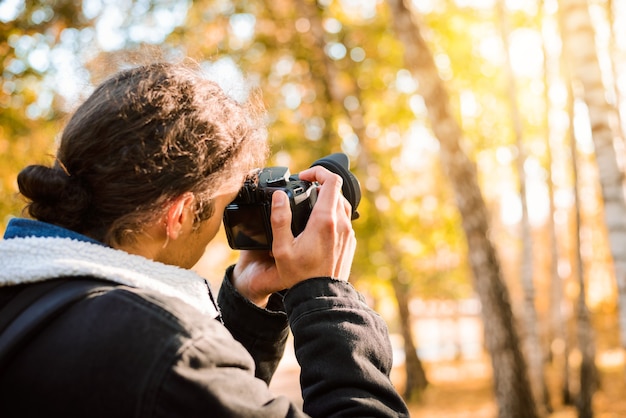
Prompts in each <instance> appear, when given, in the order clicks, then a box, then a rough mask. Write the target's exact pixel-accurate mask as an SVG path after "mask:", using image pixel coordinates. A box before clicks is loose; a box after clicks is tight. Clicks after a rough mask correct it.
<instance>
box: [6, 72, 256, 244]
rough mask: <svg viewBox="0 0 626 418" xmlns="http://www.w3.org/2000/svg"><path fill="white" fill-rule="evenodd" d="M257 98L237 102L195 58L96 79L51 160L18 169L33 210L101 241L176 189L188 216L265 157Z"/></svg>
mask: <svg viewBox="0 0 626 418" xmlns="http://www.w3.org/2000/svg"><path fill="white" fill-rule="evenodd" d="M262 117H263V114H262V112H261V108H260V106H259V105H258V101H254V100H250V101H248V102H246V103H239V102H237V101H236V100H234V99H232V98H230V97H229V96H228V95H226V94H225V93H224V92H223V91H222V89H221V88H220V87H219V86H218V85H217V84H216V83H214V82H212V81H209V80H207V79H205V78H204V77H203V76H202V74H201V72H200V71H199V70H198V69H197V68H196V67H190V66H189V65H187V64H169V63H156V64H150V65H145V66H141V67H137V68H133V69H130V70H126V71H122V72H120V73H118V74H116V75H115V76H113V77H112V78H110V79H108V80H106V81H105V82H103V83H102V84H101V85H100V86H98V87H97V88H96V90H95V91H94V92H93V94H91V96H90V97H89V98H88V99H87V100H86V101H85V102H84V103H83V104H82V105H81V106H80V107H79V108H78V109H77V110H76V112H75V113H74V114H73V116H72V117H71V118H70V120H69V122H68V124H67V125H66V127H65V129H64V131H63V134H62V136H61V141H60V145H59V148H58V151H57V157H56V162H55V164H54V165H53V166H51V167H49V166H43V165H31V166H28V167H26V168H25V169H23V170H22V171H21V172H20V174H19V175H18V186H19V189H20V192H21V193H22V195H23V196H25V197H26V198H27V199H29V200H30V203H29V204H28V205H27V207H26V210H27V211H28V213H29V214H30V216H32V217H33V218H35V219H38V220H41V221H45V222H49V223H52V224H55V225H59V226H62V227H65V228H68V229H71V230H74V231H76V232H79V233H82V234H84V235H87V236H90V237H92V238H95V239H97V240H99V241H102V242H105V243H108V244H110V245H114V244H123V243H129V242H132V241H133V237H135V236H136V234H137V233H138V232H140V231H141V230H142V227H143V225H145V223H146V222H150V221H152V220H154V219H156V218H157V217H159V216H161V215H162V214H163V211H164V208H165V205H166V204H167V203H168V202H170V201H171V200H173V199H175V198H176V197H178V196H180V195H181V194H183V193H185V192H192V193H193V194H194V196H195V198H196V202H197V203H196V223H197V222H200V221H201V220H204V219H207V218H209V217H210V216H211V215H212V212H213V203H212V199H213V198H215V197H216V196H217V195H218V194H220V193H223V192H224V191H225V190H229V191H232V190H235V188H237V187H240V186H241V183H242V181H243V178H244V176H245V175H246V174H247V173H248V172H249V171H250V170H251V169H252V168H254V167H258V166H260V165H261V164H262V163H263V162H264V160H265V158H266V156H267V140H266V131H265V126H264V124H263V120H262Z"/></svg>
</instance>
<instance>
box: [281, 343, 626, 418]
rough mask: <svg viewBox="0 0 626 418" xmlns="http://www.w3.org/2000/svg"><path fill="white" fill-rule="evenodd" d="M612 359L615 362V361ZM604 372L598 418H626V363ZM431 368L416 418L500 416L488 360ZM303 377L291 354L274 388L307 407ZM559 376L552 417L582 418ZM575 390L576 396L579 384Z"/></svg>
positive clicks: (414, 409) (553, 381)
mask: <svg viewBox="0 0 626 418" xmlns="http://www.w3.org/2000/svg"><path fill="white" fill-rule="evenodd" d="M613 357H615V356H613ZM607 358H609V359H611V356H610V355H609V356H608V357H607ZM620 358H621V357H620ZM600 359H602V356H600ZM598 366H599V373H600V378H601V385H600V388H599V389H598V391H597V392H596V393H595V396H594V399H593V405H594V406H593V410H594V416H595V418H622V417H626V396H625V395H626V374H624V363H623V361H620V362H615V361H608V362H604V363H603V362H599V365H598ZM425 368H426V375H427V376H428V379H429V386H428V388H427V389H426V390H425V391H424V393H423V395H422V398H421V399H420V401H419V402H415V403H412V404H411V405H410V409H411V417H412V418H427V417H428V418H431V417H442V418H496V417H497V416H498V414H497V407H496V402H495V399H494V395H493V388H492V384H493V383H492V378H491V364H490V362H489V360H488V358H487V357H486V356H485V358H484V359H477V360H472V361H458V362H439V363H430V364H425ZM298 373H299V368H298V364H297V362H295V359H294V358H293V357H292V356H291V355H290V353H286V356H285V359H284V360H283V362H281V365H280V366H279V369H278V371H277V373H276V375H275V377H274V380H273V381H272V384H271V388H272V390H273V392H274V393H275V394H281V395H285V396H287V397H288V398H290V399H292V400H293V401H294V402H296V403H298V404H300V405H301V403H302V398H301V396H300V386H299V384H298ZM559 375H560V374H559V373H556V372H554V371H553V370H551V369H550V368H548V370H547V375H546V378H547V381H548V385H549V386H550V387H549V389H550V392H551V393H554V394H555V395H553V396H551V404H552V405H553V409H554V411H553V412H552V413H551V414H549V415H548V417H549V418H576V416H577V414H576V409H575V407H574V406H566V405H563V402H562V396H561V395H560V392H561V390H560V389H559V388H560V387H561V384H560V380H558V379H559V377H558V376H559ZM391 378H392V380H393V381H394V384H395V385H396V387H397V388H398V389H399V390H400V391H401V390H402V387H403V380H404V377H403V371H402V370H401V369H399V368H395V369H394V370H393V372H392V375H391ZM571 378H573V376H572V377H571ZM570 387H571V388H572V390H575V388H574V383H572V384H571V386H570Z"/></svg>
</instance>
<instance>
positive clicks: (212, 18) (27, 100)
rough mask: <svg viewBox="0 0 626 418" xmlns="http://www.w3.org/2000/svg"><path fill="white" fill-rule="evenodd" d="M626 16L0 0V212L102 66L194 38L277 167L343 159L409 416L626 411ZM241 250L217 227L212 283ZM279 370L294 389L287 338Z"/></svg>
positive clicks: (457, 4)
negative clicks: (335, 156) (261, 115)
mask: <svg viewBox="0 0 626 418" xmlns="http://www.w3.org/2000/svg"><path fill="white" fill-rule="evenodd" d="M625 18H626V4H624V2H619V1H613V0H524V1H514V0H439V1H437V0H420V1H417V0H413V1H411V0H404V1H403V0H317V1H315V0H271V1H270V0H265V1H262V0H247V1H246V0H242V1H228V0H200V1H194V2H192V1H182V0H179V1H173V0H135V1H131V0H125V1H123V0H82V1H80V0H51V1H41V0H33V1H20V0H0V66H1V68H0V70H1V77H2V78H1V80H0V227H1V228H2V229H4V226H5V225H6V223H7V222H8V220H9V219H10V218H11V217H12V216H20V215H21V209H22V207H23V205H24V202H23V201H22V200H21V199H20V198H19V196H18V195H17V184H16V180H15V179H16V175H17V173H18V172H19V171H20V170H21V168H23V167H24V166H25V165H28V164H32V163H48V164H49V163H52V162H53V161H54V157H53V155H54V152H55V141H56V138H57V137H58V135H59V133H60V132H61V130H62V128H63V124H64V121H65V120H66V118H67V116H68V115H69V114H71V111H72V109H74V108H75V107H76V106H77V105H78V104H80V102H81V101H82V100H83V99H85V98H86V96H87V95H88V94H89V93H90V92H91V91H92V90H93V89H94V86H95V85H97V84H98V83H99V82H100V81H102V80H103V79H104V78H106V77H107V76H109V75H111V74H112V73H113V72H115V71H117V70H119V69H122V68H127V67H128V66H132V65H137V64H139V63H144V62H146V61H150V60H158V59H163V60H168V61H176V60H180V59H183V58H184V57H189V58H191V59H193V60H195V61H197V62H199V63H200V64H201V65H202V67H203V68H204V70H205V71H206V74H207V76H208V77H210V78H213V79H215V80H216V81H218V82H219V83H220V84H221V85H222V87H223V88H224V89H225V90H226V91H227V92H228V93H229V94H230V95H232V96H233V97H235V98H237V99H238V100H245V99H246V98H247V97H248V96H249V95H250V94H251V93H252V92H255V91H258V92H261V94H262V98H263V102H264V103H265V107H266V110H267V115H266V118H267V124H268V133H269V137H270V142H271V147H272V155H271V158H270V161H268V165H280V166H287V167H289V168H290V169H291V172H292V173H296V172H298V171H301V170H303V169H305V168H307V167H308V166H309V165H310V164H311V163H312V162H313V161H315V160H316V159H318V158H320V157H322V156H324V155H327V154H330V153H332V152H345V153H346V154H348V155H349V156H350V159H351V169H352V171H353V172H354V173H355V175H356V176H357V177H358V178H359V180H360V182H361V187H362V190H363V199H362V201H361V205H360V207H359V212H360V213H361V218H360V219H358V220H356V221H355V222H354V228H355V230H356V234H357V238H358V243H359V246H358V249H357V255H356V259H355V262H354V267H353V273H352V279H351V281H352V283H353V284H354V286H355V287H356V288H357V289H358V290H359V291H361V292H362V293H363V294H364V295H365V296H366V298H367V300H368V301H369V303H370V305H371V306H372V307H374V308H375V309H376V310H377V311H378V312H380V314H381V315H382V316H383V317H384V318H385V319H386V320H387V321H388V323H389V326H390V331H391V333H392V335H391V339H392V342H393V345H394V353H395V355H394V370H393V373H392V378H393V380H394V383H395V384H396V386H397V387H398V389H399V390H400V392H401V393H403V396H404V397H405V399H406V400H407V402H408V403H409V404H410V406H411V409H412V411H413V415H414V416H416V417H422V416H423V417H427V416H428V417H432V416H442V417H496V416H498V417H534V416H553V417H557V416H558V417H574V416H579V417H591V416H599V417H620V416H626V400H625V398H624V396H623V395H624V390H625V384H624V382H625V379H626V370H625V369H624V367H625V364H624V363H625V362H624V348H625V347H626V203H625V200H624V188H623V186H624V184H623V178H624V164H625V163H626V160H625V158H624V157H625V154H624V135H623V127H622V125H623V122H624V118H623V117H622V109H623V105H624V91H625V90H626V73H624V71H623V67H624V65H625V63H626V36H625V32H626V25H625V24H624V19H625ZM236 258H237V254H236V253H235V252H234V251H232V250H230V248H229V247H228V245H227V244H226V240H225V237H224V235H223V232H222V233H221V234H220V235H219V236H218V238H217V239H216V240H215V241H214V242H213V243H212V244H211V245H210V246H209V248H208V249H207V253H206V255H205V257H204V258H203V259H202V260H201V262H200V263H199V264H198V265H197V266H196V267H195V269H196V270H197V271H198V272H200V273H201V274H202V275H204V276H205V277H207V278H208V279H209V280H210V281H211V282H212V283H213V285H214V287H217V286H219V283H220V281H221V275H222V272H223V269H224V268H225V267H226V266H227V265H229V264H231V263H233V262H235V261H236ZM620 307H621V308H622V310H621V311H620ZM620 312H621V314H620ZM272 386H273V388H274V389H275V391H276V392H277V393H282V394H285V395H287V396H289V397H291V398H292V399H294V400H296V401H298V400H299V396H300V395H299V390H298V365H297V362H296V361H295V359H294V358H293V353H292V351H291V350H288V353H287V355H286V357H285V360H284V361H283V363H282V364H281V367H280V369H279V373H278V375H277V376H276V379H275V381H274V382H273V383H272Z"/></svg>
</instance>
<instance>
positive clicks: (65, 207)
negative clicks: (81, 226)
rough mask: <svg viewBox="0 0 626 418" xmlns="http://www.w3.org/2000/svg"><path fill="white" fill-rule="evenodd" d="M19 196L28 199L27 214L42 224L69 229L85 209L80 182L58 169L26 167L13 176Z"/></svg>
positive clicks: (85, 198)
mask: <svg viewBox="0 0 626 418" xmlns="http://www.w3.org/2000/svg"><path fill="white" fill-rule="evenodd" d="M17 185H18V187H19V190H20V193H21V194H22V195H23V196H24V197H26V198H27V199H29V200H30V201H31V203H30V204H29V205H28V212H29V214H30V215H31V216H32V217H33V218H35V219H39V220H41V221H44V222H50V223H54V224H57V225H62V226H65V227H69V228H71V227H72V226H73V225H75V224H77V223H79V222H80V219H81V218H82V215H83V213H84V212H85V210H86V209H87V207H88V206H89V196H88V194H87V192H86V191H85V189H84V187H83V185H82V184H81V182H80V181H79V180H78V179H76V178H74V177H72V176H68V175H67V174H66V173H65V172H64V171H63V170H62V169H61V168H57V167H54V168H51V167H46V166H43V165H29V166H27V167H26V168H24V169H23V170H22V171H21V172H20V173H19V174H18V176H17Z"/></svg>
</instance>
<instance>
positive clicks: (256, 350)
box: [217, 266, 289, 384]
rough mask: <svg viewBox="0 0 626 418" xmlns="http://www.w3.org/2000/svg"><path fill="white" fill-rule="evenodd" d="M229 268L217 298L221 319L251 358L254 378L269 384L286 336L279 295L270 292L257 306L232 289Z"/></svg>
mask: <svg viewBox="0 0 626 418" xmlns="http://www.w3.org/2000/svg"><path fill="white" fill-rule="evenodd" d="M232 268H233V267H232V266H231V267H229V268H228V270H227V271H226V275H225V277H224V281H223V282H222V285H221V287H220V291H219V294H218V299H217V303H218V305H219V307H220V311H221V314H222V320H223V321H224V325H225V326H226V328H227V329H228V330H229V331H230V333H231V334H232V335H233V337H234V338H235V339H236V340H237V341H239V342H240V343H241V344H242V345H243V346H244V347H245V348H246V349H247V350H248V352H249V353H250V355H251V356H252V358H253V359H254V363H255V375H256V377H258V378H259V379H262V380H264V381H265V382H266V383H268V384H269V382H270V380H271V379H272V376H273V375H274V372H275V371H276V368H277V367H278V363H279V362H280V359H281V358H282V357H283V354H284V351H285V344H286V342H287V337H288V336H289V328H288V324H287V315H286V314H285V312H284V306H283V302H282V297H281V296H280V295H278V294H276V295H273V296H272V297H271V298H270V302H269V304H268V307H267V308H266V309H261V308H259V307H258V306H256V305H254V304H253V303H252V302H250V301H248V300H247V299H246V298H244V297H243V296H241V295H240V294H239V293H238V292H237V290H235V288H234V286H233V285H232V283H231V281H230V276H231V274H232Z"/></svg>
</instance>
